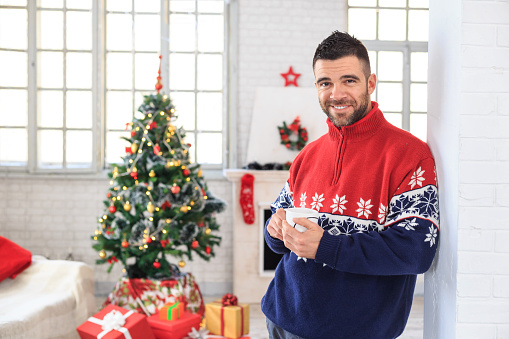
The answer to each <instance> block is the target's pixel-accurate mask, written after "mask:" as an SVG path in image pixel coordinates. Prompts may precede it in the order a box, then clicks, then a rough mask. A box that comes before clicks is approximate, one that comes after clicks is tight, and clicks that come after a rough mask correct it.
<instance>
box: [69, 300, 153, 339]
mask: <svg viewBox="0 0 509 339" xmlns="http://www.w3.org/2000/svg"><path fill="white" fill-rule="evenodd" d="M77 331H78V333H79V335H80V338H82V339H96V338H101V339H117V338H118V339H120V338H122V339H123V338H133V339H135V338H144V339H145V338H146V339H154V335H153V333H152V330H151V328H150V326H149V324H148V321H147V316H145V315H143V314H139V313H137V312H135V311H132V310H131V311H129V310H126V309H124V308H122V307H118V306H115V305H108V306H107V307H105V308H104V309H102V310H101V311H100V312H99V313H97V314H96V315H94V316H93V317H90V318H88V320H87V321H86V322H84V323H83V324H81V325H80V326H79V327H78V328H77Z"/></svg>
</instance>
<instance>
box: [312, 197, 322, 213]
mask: <svg viewBox="0 0 509 339" xmlns="http://www.w3.org/2000/svg"><path fill="white" fill-rule="evenodd" d="M324 200H325V198H324V197H323V193H322V194H320V195H318V193H315V196H314V197H313V202H312V203H311V208H312V209H315V210H317V211H320V207H323V205H322V201H324Z"/></svg>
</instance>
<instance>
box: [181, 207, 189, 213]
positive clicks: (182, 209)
mask: <svg viewBox="0 0 509 339" xmlns="http://www.w3.org/2000/svg"><path fill="white" fill-rule="evenodd" d="M188 210H189V209H188V208H187V206H182V207H181V208H180V212H184V213H186V212H187V211H188Z"/></svg>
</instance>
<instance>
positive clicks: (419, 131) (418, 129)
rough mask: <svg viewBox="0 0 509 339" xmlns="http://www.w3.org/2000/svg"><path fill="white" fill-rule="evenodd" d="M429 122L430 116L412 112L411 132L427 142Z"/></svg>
mask: <svg viewBox="0 0 509 339" xmlns="http://www.w3.org/2000/svg"><path fill="white" fill-rule="evenodd" d="M427 123H428V118H427V116H426V114H410V133H412V134H413V135H415V136H416V137H418V138H419V139H421V140H422V141H424V142H426V134H427V132H428V126H427Z"/></svg>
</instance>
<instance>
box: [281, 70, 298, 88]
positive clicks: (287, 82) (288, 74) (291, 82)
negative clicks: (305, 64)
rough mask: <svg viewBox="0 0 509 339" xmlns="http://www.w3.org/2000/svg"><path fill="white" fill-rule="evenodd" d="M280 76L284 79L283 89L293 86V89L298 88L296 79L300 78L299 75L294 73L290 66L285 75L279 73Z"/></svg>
mask: <svg viewBox="0 0 509 339" xmlns="http://www.w3.org/2000/svg"><path fill="white" fill-rule="evenodd" d="M281 76H282V77H283V78H285V87H287V86H290V85H294V86H295V87H299V85H297V79H298V78H299V77H300V73H294V72H293V69H292V66H290V69H289V70H288V72H286V73H281ZM292 77H293V80H290V78H292Z"/></svg>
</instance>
